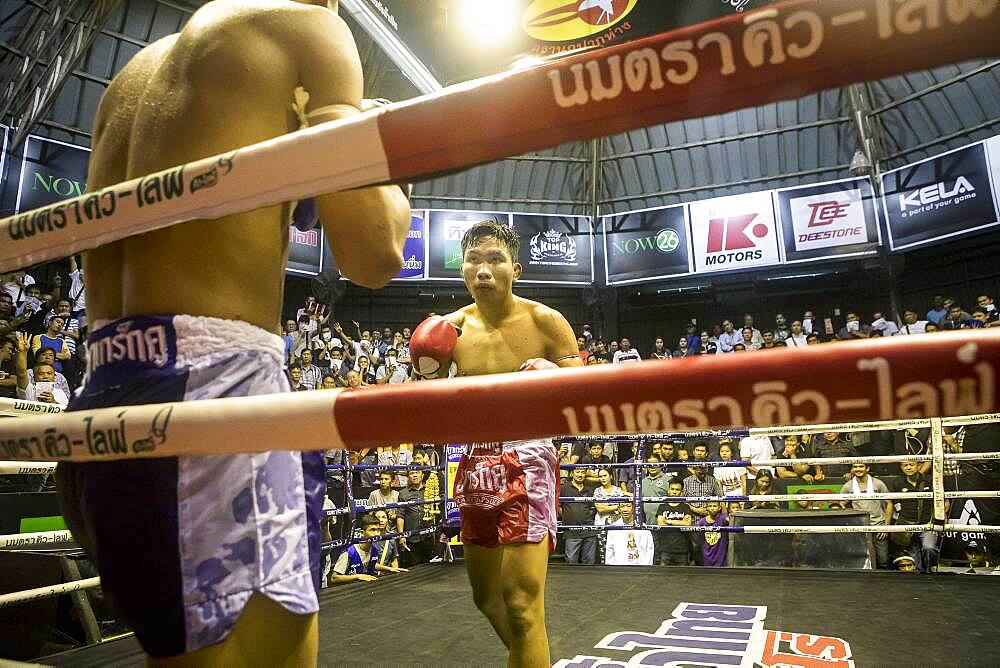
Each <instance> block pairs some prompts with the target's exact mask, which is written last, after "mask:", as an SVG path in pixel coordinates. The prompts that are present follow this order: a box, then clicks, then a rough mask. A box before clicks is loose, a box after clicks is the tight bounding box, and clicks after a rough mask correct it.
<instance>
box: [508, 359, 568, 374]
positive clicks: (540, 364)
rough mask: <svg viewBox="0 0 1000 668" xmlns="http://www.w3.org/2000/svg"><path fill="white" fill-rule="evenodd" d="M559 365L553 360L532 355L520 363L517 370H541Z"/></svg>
mask: <svg viewBox="0 0 1000 668" xmlns="http://www.w3.org/2000/svg"><path fill="white" fill-rule="evenodd" d="M558 368H559V365H558V364H556V363H555V362H550V361H549V360H547V359H545V358H544V357H532V358H531V359H530V360H528V361H526V362H525V363H524V364H522V365H521V368H520V369H518V371H543V370H545V369H558Z"/></svg>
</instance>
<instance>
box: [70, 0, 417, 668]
mask: <svg viewBox="0 0 1000 668" xmlns="http://www.w3.org/2000/svg"><path fill="white" fill-rule="evenodd" d="M317 4H319V5H321V6H310V3H306V2H291V1H289V0H239V1H236V0H232V1H230V0H217V1H215V2H209V3H207V4H206V5H204V6H203V7H202V8H201V9H199V10H198V11H197V12H195V14H194V15H193V16H192V17H191V18H190V20H189V21H188V23H187V24H186V26H185V28H184V29H183V31H182V32H181V33H180V34H176V35H171V36H169V37H165V38H163V39H161V40H159V41H158V42H156V43H154V44H152V45H150V46H149V47H147V48H145V49H143V50H142V51H141V52H140V53H138V54H137V55H136V56H135V57H134V58H133V59H132V60H131V61H130V62H129V63H128V65H127V66H126V67H125V68H124V69H123V70H122V71H121V73H120V74H119V75H118V76H117V77H115V79H114V81H112V82H111V85H110V86H109V87H108V89H107V91H106V92H105V94H104V98H103V100H102V101H101V104H100V107H99V108H98V112H97V117H96V119H95V121H94V125H93V128H94V139H93V153H92V155H91V160H90V172H89V176H88V180H87V185H88V187H89V188H90V189H91V190H97V189H99V188H102V187H104V186H107V185H109V184H114V183H119V182H122V181H125V180H127V179H131V178H134V177H137V176H140V175H144V174H149V173H152V172H156V171H159V170H162V169H165V168H168V167H171V166H173V165H179V164H183V163H186V162H189V161H192V160H195V159H198V158H201V157H204V156H206V155H213V154H216V153H222V152H224V151H228V150H232V149H234V148H236V147H240V146H244V145H247V144H252V143H254V142H259V141H262V140H265V139H268V138H271V137H275V136H278V135H281V134H285V133H288V132H291V131H295V130H297V129H299V127H300V126H301V125H302V120H303V118H305V119H306V121H308V122H309V123H319V122H322V121H327V120H333V119H337V118H341V117H345V116H349V115H351V114H356V113H358V111H359V107H360V106H361V105H362V100H361V94H362V78H361V64H360V59H359V56H358V52H357V47H356V46H355V44H354V40H353V38H352V37H351V33H350V32H349V30H348V28H347V26H346V25H345V24H344V23H343V22H342V21H341V20H340V19H339V18H338V17H337V14H336V9H337V2H335V1H334V2H330V3H317ZM306 104H308V106H305V107H304V105H306ZM293 107H294V108H293ZM317 110H320V111H319V113H317ZM337 159H340V160H349V159H350V157H349V156H338V157H337ZM288 168H289V169H294V168H295V166H294V163H291V164H289V166H288ZM315 207H316V209H317V211H318V214H319V217H320V218H321V219H322V221H323V225H324V227H325V229H326V232H327V237H328V238H329V239H331V242H332V246H333V252H334V255H335V257H336V259H337V264H338V266H339V267H340V270H341V271H342V272H343V273H344V274H345V275H346V276H347V277H349V278H350V279H351V280H352V281H354V282H356V283H359V284H361V285H365V286H368V287H372V288H376V287H380V286H382V285H384V284H385V283H386V282H387V281H388V280H389V279H390V278H391V277H392V276H394V275H395V274H397V273H398V271H399V269H400V267H401V264H402V247H403V242H404V240H405V238H406V233H407V229H408V227H409V222H410V214H409V204H408V202H407V199H406V197H405V196H404V194H403V192H402V190H401V189H400V188H399V187H396V186H382V187H369V188H361V189H357V190H351V191H348V192H343V193H336V194H332V195H325V196H321V197H317V198H316V199H315ZM290 208H291V205H289V204H285V205H275V206H268V207H264V208H261V209H257V210H255V211H250V212H247V213H243V214H238V215H232V216H226V217H224V218H220V219H217V220H202V221H193V222H189V223H185V224H182V225H178V226H175V227H170V228H167V229H164V230H161V231H156V232H150V233H148V234H143V235H141V236H136V237H132V238H129V239H125V240H123V241H120V242H116V243H113V244H109V245H106V246H103V247H100V248H98V249H95V250H93V251H91V252H90V253H88V254H87V256H86V258H85V259H84V265H85V272H84V273H85V275H86V276H87V280H88V285H87V297H88V302H87V311H88V315H89V316H90V317H91V318H92V319H93V332H92V335H91V337H90V339H89V342H88V352H89V355H88V358H89V368H88V373H87V377H86V382H85V385H84V386H83V390H82V393H81V394H80V395H79V397H77V398H76V399H75V400H74V401H73V402H72V404H71V407H70V408H71V410H83V409H91V408H99V407H105V406H123V405H128V404H145V403H156V402H164V401H176V400H197V399H208V398H214V397H235V396H246V395H256V394H266V393H274V392H287V391H288V382H287V380H286V379H285V376H284V373H283V369H282V367H283V358H284V350H283V342H282V340H281V339H280V337H278V336H275V335H274V334H273V333H272V332H274V331H276V330H277V325H278V319H279V317H280V311H281V302H282V294H283V287H284V267H285V262H286V258H287V255H288V239H289V231H288V226H289V220H290V213H289V211H290ZM289 434H290V435H293V434H294V428H290V431H289ZM324 473H325V472H324V463H323V453H322V452H307V453H298V452H286V451H278V452H267V453H261V454H252V455H250V454H247V455H232V456H210V457H209V456H192V457H176V458H154V459H137V460H130V461H120V462H108V463H88V464H69V465H67V464H60V466H59V470H58V484H59V489H60V492H61V495H62V501H63V506H64V512H65V515H66V519H67V521H68V523H69V525H70V528H71V529H72V531H73V533H74V535H75V536H76V538H77V539H78V540H79V542H80V543H81V544H82V545H83V547H84V548H85V549H86V550H87V552H88V553H89V554H90V555H91V557H93V558H94V559H95V560H96V562H97V565H98V569H99V571H100V576H101V581H102V587H103V589H104V592H105V593H106V594H107V595H108V596H109V598H110V599H111V600H112V601H113V602H114V604H115V606H116V609H117V611H118V613H119V614H120V616H121V618H122V619H123V620H124V621H125V622H127V623H128V624H129V625H130V626H131V627H132V628H133V629H134V631H135V632H136V635H137V637H138V640H139V642H140V643H141V644H142V646H143V649H144V650H145V651H146V652H147V654H148V655H149V657H150V663H152V664H153V665H181V664H182V665H213V666H220V665H224V666H236V665H245V664H253V665H289V666H308V665H315V664H316V652H317V635H316V612H317V610H318V601H317V589H318V588H319V578H320V570H319V566H320V551H319V539H320V535H319V531H320V513H321V512H322V504H323V493H324V489H325V483H324Z"/></svg>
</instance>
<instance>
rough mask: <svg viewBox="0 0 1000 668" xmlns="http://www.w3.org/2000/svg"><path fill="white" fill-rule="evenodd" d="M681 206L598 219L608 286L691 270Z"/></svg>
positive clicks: (677, 274)
mask: <svg viewBox="0 0 1000 668" xmlns="http://www.w3.org/2000/svg"><path fill="white" fill-rule="evenodd" d="M685 213H686V211H685V207H684V205H677V206H671V207H667V208H664V209H653V210H650V211H638V212H635V213H626V214H621V215H616V216H605V217H604V218H603V219H602V223H603V228H604V261H605V265H606V268H607V276H608V285H618V284H622V283H631V282H634V281H644V280H654V279H657V278H666V277H669V276H683V275H685V274H689V273H691V260H690V256H689V253H688V234H687V220H686V217H685Z"/></svg>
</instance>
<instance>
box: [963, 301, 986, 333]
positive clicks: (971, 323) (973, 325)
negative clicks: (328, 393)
mask: <svg viewBox="0 0 1000 668" xmlns="http://www.w3.org/2000/svg"><path fill="white" fill-rule="evenodd" d="M986 318H987V316H986V309H982V308H979V307H978V306H977V307H976V308H974V309H972V319H971V320H966V321H965V322H963V323H962V327H961V329H979V328H981V327H987V326H988V324H989V323H988V320H987V319H986Z"/></svg>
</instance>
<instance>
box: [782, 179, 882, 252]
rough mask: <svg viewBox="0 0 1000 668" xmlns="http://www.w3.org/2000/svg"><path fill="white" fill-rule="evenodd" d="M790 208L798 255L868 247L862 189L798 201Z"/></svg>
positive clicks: (799, 198) (793, 201)
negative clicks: (828, 249) (853, 247)
mask: <svg viewBox="0 0 1000 668" xmlns="http://www.w3.org/2000/svg"><path fill="white" fill-rule="evenodd" d="M788 205H789V211H790V213H791V218H792V228H793V229H794V231H795V250H797V251H809V250H815V249H818V248H832V247H835V246H849V245H851V244H863V243H868V227H867V225H866V224H865V208H864V204H863V201H862V195H861V191H860V190H858V189H854V190H845V191H841V192H832V193H821V194H818V195H809V196H807V197H796V198H793V199H790V200H789V201H788Z"/></svg>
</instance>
